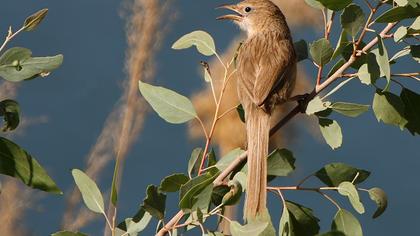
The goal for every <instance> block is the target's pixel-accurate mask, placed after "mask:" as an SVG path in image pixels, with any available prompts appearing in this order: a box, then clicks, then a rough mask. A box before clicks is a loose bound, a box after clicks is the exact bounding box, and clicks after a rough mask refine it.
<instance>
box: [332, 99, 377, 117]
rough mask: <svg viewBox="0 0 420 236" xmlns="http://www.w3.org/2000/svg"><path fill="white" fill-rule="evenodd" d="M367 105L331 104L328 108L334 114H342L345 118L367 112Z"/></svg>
mask: <svg viewBox="0 0 420 236" xmlns="http://www.w3.org/2000/svg"><path fill="white" fill-rule="evenodd" d="M369 107H370V106H369V105H362V104H356V103H347V102H335V103H333V104H331V106H330V108H331V109H333V110H334V111H335V112H338V113H340V114H343V115H345V116H350V117H357V116H360V115H361V114H363V113H365V112H367V111H368V110H369Z"/></svg>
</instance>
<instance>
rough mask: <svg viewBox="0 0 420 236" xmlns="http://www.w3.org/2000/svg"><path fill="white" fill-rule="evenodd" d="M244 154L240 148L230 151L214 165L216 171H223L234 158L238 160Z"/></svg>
mask: <svg viewBox="0 0 420 236" xmlns="http://www.w3.org/2000/svg"><path fill="white" fill-rule="evenodd" d="M244 152H245V151H244V150H242V149H240V148H236V149H234V150H232V151H230V152H229V153H228V154H226V155H225V156H223V157H222V158H220V160H219V161H218V162H217V164H216V167H217V169H219V170H220V171H224V170H225V169H226V168H227V167H228V166H229V165H230V163H232V162H233V161H234V160H235V159H236V158H238V157H239V156H240V155H241V154H242V153H244Z"/></svg>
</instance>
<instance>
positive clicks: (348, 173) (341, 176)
mask: <svg viewBox="0 0 420 236" xmlns="http://www.w3.org/2000/svg"><path fill="white" fill-rule="evenodd" d="M357 173H359V176H358V177H357V179H356V180H355V181H354V184H359V183H362V182H363V181H365V180H366V179H367V178H368V177H369V175H370V172H369V171H366V170H362V169H357V168H354V167H352V166H349V165H347V164H344V163H331V164H328V165H326V166H324V167H323V168H322V169H320V170H318V171H317V172H316V173H315V176H316V177H317V178H318V179H319V180H321V181H322V182H323V183H325V184H326V185H328V186H330V187H337V186H339V185H340V184H341V183H342V182H345V181H353V179H354V178H355V177H356V175H357Z"/></svg>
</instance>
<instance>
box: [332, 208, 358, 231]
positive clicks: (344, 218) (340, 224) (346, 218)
mask: <svg viewBox="0 0 420 236" xmlns="http://www.w3.org/2000/svg"><path fill="white" fill-rule="evenodd" d="M331 229H333V230H337V231H341V232H343V233H344V234H345V235H351V236H363V231H362V226H360V223H359V221H358V220H357V219H356V217H354V216H353V215H352V214H351V213H350V212H348V211H346V210H344V209H340V210H339V211H338V212H337V214H336V215H335V217H334V221H333V223H332V226H331Z"/></svg>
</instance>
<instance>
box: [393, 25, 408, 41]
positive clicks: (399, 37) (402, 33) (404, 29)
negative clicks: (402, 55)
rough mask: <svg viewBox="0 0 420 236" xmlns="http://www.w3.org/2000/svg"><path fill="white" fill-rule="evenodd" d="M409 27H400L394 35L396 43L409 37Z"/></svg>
mask: <svg viewBox="0 0 420 236" xmlns="http://www.w3.org/2000/svg"><path fill="white" fill-rule="evenodd" d="M407 33H408V27H405V26H400V27H399V28H398V29H397V30H396V31H395V33H394V41H395V42H396V43H398V42H399V41H401V40H402V39H404V38H405V36H407Z"/></svg>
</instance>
